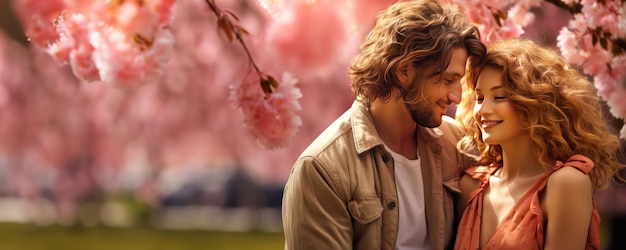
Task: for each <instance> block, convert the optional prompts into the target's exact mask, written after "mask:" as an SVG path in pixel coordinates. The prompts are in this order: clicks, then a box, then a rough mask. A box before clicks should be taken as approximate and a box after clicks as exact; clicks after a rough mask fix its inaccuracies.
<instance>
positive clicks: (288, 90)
mask: <svg viewBox="0 0 626 250" xmlns="http://www.w3.org/2000/svg"><path fill="white" fill-rule="evenodd" d="M259 82H260V77H259V74H257V72H256V71H254V70H250V72H249V74H248V76H247V77H246V79H245V80H244V81H242V82H241V83H238V84H233V85H231V86H230V100H231V101H232V102H233V104H234V105H235V106H237V107H239V108H241V109H242V110H243V114H244V116H245V118H244V119H245V121H244V122H245V126H246V127H247V128H248V131H249V132H250V133H251V134H252V135H253V136H254V137H255V138H256V139H257V141H258V142H259V143H260V144H261V145H263V146H264V147H265V148H268V149H278V148H282V147H285V146H286V145H288V144H289V142H290V140H291V138H293V137H294V136H295V135H296V133H297V132H298V129H299V128H300V126H301V125H302V121H301V119H300V117H299V116H298V115H297V114H296V112H297V111H299V110H300V109H301V107H300V103H299V102H298V99H300V98H301V97H302V94H301V93H300V89H298V88H297V87H296V86H295V85H296V83H297V82H298V81H297V79H295V78H294V77H293V76H292V75H291V74H290V73H287V72H285V73H283V78H282V81H281V83H280V84H279V85H278V86H277V87H276V88H274V91H273V92H272V93H270V94H268V95H265V93H264V92H263V89H262V88H261V87H260V86H259Z"/></svg>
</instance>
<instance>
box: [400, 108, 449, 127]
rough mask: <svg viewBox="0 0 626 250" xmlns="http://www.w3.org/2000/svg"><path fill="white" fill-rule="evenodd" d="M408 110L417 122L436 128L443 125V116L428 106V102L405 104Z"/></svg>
mask: <svg viewBox="0 0 626 250" xmlns="http://www.w3.org/2000/svg"><path fill="white" fill-rule="evenodd" d="M405 105H406V108H407V110H408V111H409V113H410V114H411V118H413V121H415V122H416V123H417V124H419V125H421V126H424V127H427V128H435V127H439V125H441V119H440V118H441V117H439V116H437V115H435V113H434V112H433V111H432V109H430V108H428V105H426V102H420V103H418V104H416V105H412V106H411V105H409V104H405Z"/></svg>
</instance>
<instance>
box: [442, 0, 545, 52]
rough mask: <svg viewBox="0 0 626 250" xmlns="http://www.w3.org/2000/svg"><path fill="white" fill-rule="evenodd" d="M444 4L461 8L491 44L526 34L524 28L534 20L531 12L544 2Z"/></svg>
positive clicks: (464, 1) (460, 0)
mask: <svg viewBox="0 0 626 250" xmlns="http://www.w3.org/2000/svg"><path fill="white" fill-rule="evenodd" d="M443 2H452V3H456V4H457V5H458V6H460V8H462V9H463V11H464V12H465V13H466V14H467V16H468V17H469V19H470V20H471V21H472V22H473V23H475V24H476V25H477V26H478V29H479V30H480V33H481V36H482V40H483V41H484V42H485V43H487V44H489V43H492V42H494V41H497V40H500V39H506V38H511V37H519V36H520V35H522V34H524V29H523V27H524V26H526V25H528V24H529V23H531V22H532V21H533V20H534V17H533V14H532V13H531V12H529V10H530V9H531V8H532V7H537V6H539V5H540V4H541V2H542V0H525V1H507V0H486V1H485V0H449V1H443ZM513 3H515V4H514V5H513ZM506 9H508V12H507V13H505V12H504V11H505V10H506Z"/></svg>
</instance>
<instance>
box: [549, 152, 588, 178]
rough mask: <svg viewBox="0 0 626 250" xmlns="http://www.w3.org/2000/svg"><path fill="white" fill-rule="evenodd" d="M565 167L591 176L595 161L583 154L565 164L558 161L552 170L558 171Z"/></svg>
mask: <svg viewBox="0 0 626 250" xmlns="http://www.w3.org/2000/svg"><path fill="white" fill-rule="evenodd" d="M565 166H570V167H574V168H576V169H578V170H580V171H581V172H583V173H585V174H589V172H591V170H592V169H593V166H594V164H593V161H592V160H591V159H589V158H588V157H586V156H584V155H581V154H576V155H572V157H570V158H569V159H567V161H566V162H565V163H563V162H562V161H556V162H555V163H554V166H552V169H553V170H557V169H560V168H562V167H565Z"/></svg>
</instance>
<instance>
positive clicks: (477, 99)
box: [476, 97, 485, 103]
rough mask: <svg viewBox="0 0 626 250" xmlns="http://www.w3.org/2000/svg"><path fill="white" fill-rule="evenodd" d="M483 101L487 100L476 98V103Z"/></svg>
mask: <svg viewBox="0 0 626 250" xmlns="http://www.w3.org/2000/svg"><path fill="white" fill-rule="evenodd" d="M483 100H485V98H484V97H476V102H477V103H482V102H483Z"/></svg>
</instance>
